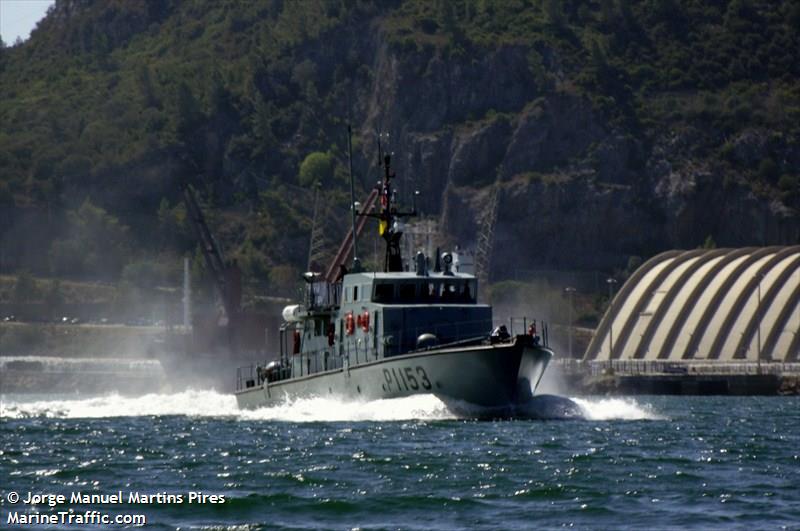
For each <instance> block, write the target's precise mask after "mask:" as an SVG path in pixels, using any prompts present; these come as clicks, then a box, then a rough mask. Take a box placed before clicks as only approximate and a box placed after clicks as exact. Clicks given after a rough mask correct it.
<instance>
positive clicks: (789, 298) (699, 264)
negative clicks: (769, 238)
mask: <svg viewBox="0 0 800 531" xmlns="http://www.w3.org/2000/svg"><path fill="white" fill-rule="evenodd" d="M759 352H760V353H761V355H760V359H761V360H762V361H778V362H797V361H800V359H799V357H800V356H799V355H800V246H793V247H746V248H741V249H711V250H709V249H697V250H691V251H667V252H665V253H662V254H659V255H658V256H655V257H654V258H652V259H650V260H649V261H647V262H646V263H644V264H643V265H642V266H641V267H640V268H639V269H637V270H636V272H635V273H634V274H633V275H632V276H631V277H630V278H629V279H628V281H627V282H625V284H624V285H623V286H622V288H621V289H620V290H619V293H617V295H616V297H614V300H613V302H612V304H611V307H610V308H609V310H608V311H607V312H606V314H605V316H604V317H603V320H602V321H601V322H600V326H599V327H598V328H597V331H596V333H595V336H594V338H593V339H592V342H591V343H590V344H589V348H588V349H587V351H586V354H585V356H584V359H585V360H587V361H606V360H647V361H654V360H662V361H672V362H675V361H694V360H696V361H701V360H702V361H719V362H740V361H757V360H758V359H759Z"/></svg>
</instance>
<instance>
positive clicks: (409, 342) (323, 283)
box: [235, 155, 553, 416]
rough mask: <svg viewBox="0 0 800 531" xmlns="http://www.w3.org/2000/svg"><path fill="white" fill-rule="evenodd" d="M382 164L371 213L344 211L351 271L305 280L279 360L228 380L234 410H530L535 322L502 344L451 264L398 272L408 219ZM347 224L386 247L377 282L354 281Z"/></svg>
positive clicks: (472, 281)
mask: <svg viewBox="0 0 800 531" xmlns="http://www.w3.org/2000/svg"><path fill="white" fill-rule="evenodd" d="M390 161H391V158H390V156H389V155H386V156H385V157H383V166H384V172H383V174H384V175H383V179H382V182H380V183H379V184H378V185H377V186H376V188H375V190H374V191H373V194H372V196H371V198H373V200H374V198H375V196H379V197H380V208H379V211H377V212H374V213H373V212H372V211H371V210H370V209H369V208H365V209H363V210H362V212H360V213H356V212H355V208H353V209H352V210H353V231H352V237H351V239H352V247H353V257H354V258H353V266H352V268H351V271H350V272H347V271H346V269H345V267H344V265H343V263H342V262H339V263H338V264H337V263H336V262H334V264H333V265H332V266H331V268H330V269H329V273H330V271H331V269H333V268H335V267H338V268H339V274H338V275H337V276H336V278H334V279H331V278H330V277H329V276H328V275H322V274H318V273H306V274H305V275H304V278H305V280H306V296H305V300H304V301H303V304H296V305H291V306H287V307H286V308H285V309H284V310H283V318H284V323H283V324H282V325H281V328H280V353H279V356H278V359H277V360H275V361H272V362H270V363H268V364H266V363H265V364H264V365H263V366H262V365H257V366H250V367H242V368H239V370H238V372H237V384H236V393H235V395H236V400H237V403H238V405H239V407H240V408H245V409H252V408H258V407H265V406H271V405H275V404H278V403H281V402H284V401H286V400H287V399H289V400H291V399H295V398H306V397H326V396H330V397H337V398H343V399H352V400H365V401H366V400H375V399H385V398H397V397H404V396H409V395H414V394H423V393H429V394H433V395H435V396H437V397H438V398H440V399H441V400H442V401H444V402H445V403H446V404H448V406H451V407H453V408H455V409H458V408H462V407H465V408H467V409H469V410H472V411H474V410H480V411H482V412H483V413H485V414H488V415H492V416H507V415H513V414H514V412H515V411H516V410H517V408H518V407H520V406H523V405H524V404H525V403H526V402H527V401H529V400H530V399H531V398H532V396H533V393H534V391H535V389H536V387H537V386H538V384H539V381H540V380H541V378H542V375H543V374H544V371H545V368H546V367H547V364H548V362H549V361H550V358H551V357H552V355H553V352H552V351H551V350H550V349H549V348H548V347H547V329H546V325H543V324H540V326H541V329H542V335H541V336H539V335H538V334H537V332H536V323H535V321H534V322H531V323H530V326H528V323H527V322H526V323H524V324H523V326H522V329H523V332H525V333H523V334H519V335H512V333H513V320H512V330H511V332H512V333H509V331H508V328H506V326H504V325H501V326H497V327H496V328H494V330H493V322H492V308H491V306H488V305H486V304H480V303H479V302H478V300H477V294H478V281H477V279H476V278H475V276H473V275H471V274H467V273H464V272H461V271H458V270H457V269H458V268H457V267H455V266H454V264H453V256H452V254H450V253H444V254H443V255H442V256H441V257H440V259H441V264H442V265H441V266H439V265H438V264H439V263H440V259H439V258H437V259H436V260H435V263H436V264H437V265H436V266H435V267H434V268H433V270H432V271H431V270H429V263H428V258H427V257H426V256H424V255H423V253H421V252H420V253H417V255H416V256H415V258H414V260H413V263H414V271H403V263H402V257H401V254H400V238H401V235H402V224H401V223H400V219H401V218H402V217H405V216H410V215H414V214H415V212H414V211H412V212H406V213H403V212H400V211H399V210H398V209H397V208H396V207H395V205H394V199H395V197H394V193H393V191H392V182H391V181H392V179H393V178H394V173H393V172H392V171H391V169H390ZM351 201H352V178H351ZM353 204H354V206H355V203H353ZM371 204H372V205H374V201H373V202H372V203H371ZM356 215H358V216H362V217H363V218H366V217H373V218H377V220H378V227H379V233H380V235H381V236H382V237H383V239H384V240H385V242H386V255H385V262H384V271H381V272H366V271H361V268H360V265H359V262H358V258H357V245H356V236H357V234H358V231H357V230H356V222H355V217H356ZM360 221H363V220H360ZM437 254H438V253H437ZM338 258H339V257H337V259H338ZM326 277H327V278H326ZM474 406H477V408H474Z"/></svg>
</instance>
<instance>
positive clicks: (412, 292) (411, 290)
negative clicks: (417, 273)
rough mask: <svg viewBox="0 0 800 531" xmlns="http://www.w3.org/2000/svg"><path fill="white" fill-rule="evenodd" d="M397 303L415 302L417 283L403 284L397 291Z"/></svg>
mask: <svg viewBox="0 0 800 531" xmlns="http://www.w3.org/2000/svg"><path fill="white" fill-rule="evenodd" d="M397 298H398V302H407V303H414V302H417V283H416V282H403V283H401V284H400V287H399V289H398V290H397Z"/></svg>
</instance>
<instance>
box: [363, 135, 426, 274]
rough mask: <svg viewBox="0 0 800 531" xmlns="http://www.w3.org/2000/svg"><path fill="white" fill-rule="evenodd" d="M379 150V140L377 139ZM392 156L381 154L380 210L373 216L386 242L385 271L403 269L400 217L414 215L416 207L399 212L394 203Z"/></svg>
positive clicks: (379, 232)
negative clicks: (409, 210)
mask: <svg viewBox="0 0 800 531" xmlns="http://www.w3.org/2000/svg"><path fill="white" fill-rule="evenodd" d="M378 151H379V152H380V140H379V141H378ZM391 163H392V156H391V155H389V154H386V155H384V156H383V180H382V181H381V184H380V198H381V211H380V212H379V213H378V214H377V215H373V217H377V218H378V234H379V235H380V236H381V237H382V238H383V239H384V241H385V242H386V255H385V257H384V261H383V270H384V271H385V272H387V273H389V272H396V271H402V270H403V258H402V253H401V252H400V239H401V238H402V236H403V231H402V228H401V226H400V225H399V224H398V221H399V220H400V218H403V217H408V216H416V215H417V212H416V208H415V209H413V210H412V211H411V212H400V211H398V210H397V207H396V206H395V205H394V201H395V192H394V191H393V190H392V179H394V178H395V173H394V172H393V171H392V167H391Z"/></svg>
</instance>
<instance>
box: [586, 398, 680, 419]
mask: <svg viewBox="0 0 800 531" xmlns="http://www.w3.org/2000/svg"><path fill="white" fill-rule="evenodd" d="M571 400H572V401H574V402H575V403H576V404H578V406H580V408H581V409H582V410H583V413H584V418H585V419H586V420H663V419H664V417H663V416H661V415H659V414H658V413H657V412H656V411H654V410H653V408H652V406H650V405H648V404H644V405H642V404H639V403H638V402H636V401H635V400H634V399H632V398H596V399H589V398H572V399H571Z"/></svg>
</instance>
